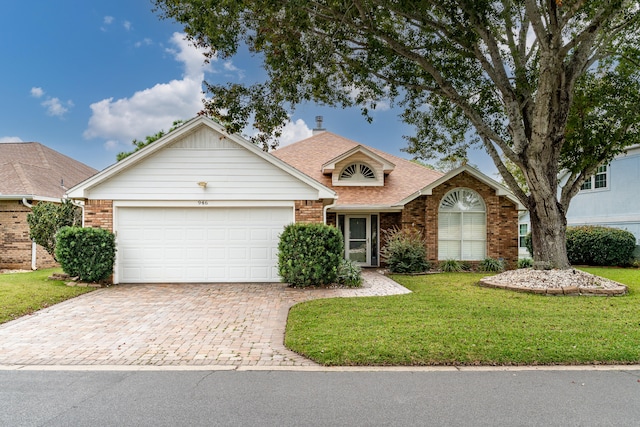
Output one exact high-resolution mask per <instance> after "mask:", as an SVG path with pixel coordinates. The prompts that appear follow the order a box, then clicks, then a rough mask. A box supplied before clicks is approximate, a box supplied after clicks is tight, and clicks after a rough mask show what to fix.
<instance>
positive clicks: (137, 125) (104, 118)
mask: <svg viewBox="0 0 640 427" xmlns="http://www.w3.org/2000/svg"><path fill="white" fill-rule="evenodd" d="M171 43H172V44H173V46H174V48H171V49H167V51H168V52H170V53H171V54H173V56H174V58H175V60H176V61H178V62H181V63H182V64H183V65H184V74H183V78H182V79H179V80H178V79H175V80H171V81H170V82H168V83H158V84H156V85H155V86H153V87H151V88H148V89H144V90H140V91H137V92H135V93H134V94H133V95H131V96H130V97H128V98H120V99H113V98H107V99H103V100H102V101H98V102H96V103H93V104H91V106H90V107H91V111H92V115H91V118H90V119H89V123H88V126H87V129H86V130H85V131H84V137H85V138H87V139H91V138H102V139H105V140H107V143H106V144H105V147H106V148H107V149H110V150H114V149H120V148H125V149H129V148H130V143H131V140H133V139H142V138H144V137H145V136H147V135H151V134H154V133H156V132H158V131H159V130H165V131H167V130H169V127H170V126H171V124H172V123H173V121H174V120H177V119H188V118H191V117H193V116H195V115H196V114H197V113H198V112H199V111H200V110H202V107H203V105H202V98H203V97H204V95H203V93H202V81H203V80H204V73H205V71H209V70H211V67H212V65H211V64H204V57H203V56H202V52H201V51H200V50H197V49H195V48H194V47H193V46H192V45H190V44H189V43H188V42H187V41H185V40H184V34H180V33H174V35H173V37H172V38H171Z"/></svg>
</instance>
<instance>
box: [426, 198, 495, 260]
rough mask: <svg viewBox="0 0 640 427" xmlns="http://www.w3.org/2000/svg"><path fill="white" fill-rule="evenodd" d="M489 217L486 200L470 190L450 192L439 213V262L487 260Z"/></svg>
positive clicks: (443, 200)
mask: <svg viewBox="0 0 640 427" xmlns="http://www.w3.org/2000/svg"><path fill="white" fill-rule="evenodd" d="M486 247H487V215H486V207H485V204H484V201H483V200H482V197H480V195H479V194H478V193H476V192H475V191H473V190H470V189H468V188H456V189H455V190H452V191H450V192H448V193H447V194H446V195H445V196H444V197H443V198H442V201H441V202H440V208H439V209H438V259H441V260H446V259H455V260H467V261H478V260H482V259H484V258H485V255H486Z"/></svg>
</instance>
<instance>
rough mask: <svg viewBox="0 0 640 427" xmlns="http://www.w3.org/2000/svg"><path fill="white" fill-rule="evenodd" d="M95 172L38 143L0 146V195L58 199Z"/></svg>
mask: <svg viewBox="0 0 640 427" xmlns="http://www.w3.org/2000/svg"><path fill="white" fill-rule="evenodd" d="M96 172H98V171H97V170H95V169H93V168H92V167H89V166H87V165H85V164H84V163H81V162H79V161H77V160H74V159H72V158H70V157H67V156H65V155H64V154H61V153H58V152H57V151H55V150H52V149H50V148H47V147H45V146H44V145H42V144H40V143H38V142H18V143H1V144H0V195H17V196H40V197H51V198H56V199H60V198H62V196H63V195H64V193H65V192H66V190H67V189H68V188H71V187H73V186H74V185H76V184H78V183H80V182H81V181H84V180H85V179H87V178H89V177H90V176H92V175H94V174H95V173H96Z"/></svg>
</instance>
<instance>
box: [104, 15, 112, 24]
mask: <svg viewBox="0 0 640 427" xmlns="http://www.w3.org/2000/svg"><path fill="white" fill-rule="evenodd" d="M113 19H114V18H113V16H109V15H107V16H105V17H104V20H103V21H102V22H103V23H105V24H106V25H110V24H112V23H113Z"/></svg>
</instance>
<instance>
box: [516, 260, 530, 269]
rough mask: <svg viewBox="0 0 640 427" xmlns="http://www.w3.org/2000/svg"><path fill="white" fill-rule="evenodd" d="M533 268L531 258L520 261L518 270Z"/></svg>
mask: <svg viewBox="0 0 640 427" xmlns="http://www.w3.org/2000/svg"><path fill="white" fill-rule="evenodd" d="M531 267H533V260H532V259H531V258H522V259H519V260H518V268H531Z"/></svg>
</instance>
